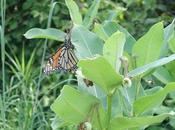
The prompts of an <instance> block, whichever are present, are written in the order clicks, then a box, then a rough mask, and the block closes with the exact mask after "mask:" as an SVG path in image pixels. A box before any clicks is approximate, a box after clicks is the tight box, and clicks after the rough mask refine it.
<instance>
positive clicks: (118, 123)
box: [110, 112, 175, 130]
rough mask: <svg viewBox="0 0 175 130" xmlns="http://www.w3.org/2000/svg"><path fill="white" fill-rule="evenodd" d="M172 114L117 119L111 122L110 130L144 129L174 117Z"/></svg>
mask: <svg viewBox="0 0 175 130" xmlns="http://www.w3.org/2000/svg"><path fill="white" fill-rule="evenodd" d="M174 115H175V114H174V113H173V112H172V113H165V114H161V115H158V116H145V117H117V118H115V119H113V120H112V121H111V129H110V130H127V129H130V128H135V127H144V126H148V125H152V124H155V123H161V122H162V121H163V120H165V119H166V118H168V117H171V116H174Z"/></svg>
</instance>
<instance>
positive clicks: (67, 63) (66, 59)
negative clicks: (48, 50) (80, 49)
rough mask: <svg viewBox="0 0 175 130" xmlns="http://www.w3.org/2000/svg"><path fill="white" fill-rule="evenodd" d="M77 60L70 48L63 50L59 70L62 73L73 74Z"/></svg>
mask: <svg viewBox="0 0 175 130" xmlns="http://www.w3.org/2000/svg"><path fill="white" fill-rule="evenodd" d="M77 61H78V60H77V58H76V56H75V54H74V52H73V50H72V49H71V48H67V49H65V51H64V53H62V54H61V56H60V60H59V69H60V70H63V71H66V72H67V71H69V72H71V71H72V72H75V70H76V69H77Z"/></svg>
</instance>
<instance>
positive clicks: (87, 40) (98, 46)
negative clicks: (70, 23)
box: [72, 25, 103, 59]
mask: <svg viewBox="0 0 175 130" xmlns="http://www.w3.org/2000/svg"><path fill="white" fill-rule="evenodd" d="M72 43H73V45H74V46H75V50H76V54H77V56H78V58H79V59H82V58H87V57H94V56H95V55H96V54H102V52H103V41H102V40H101V39H100V38H98V36H97V35H96V34H94V33H92V32H90V31H89V30H87V29H86V28H85V27H83V26H78V25H77V26H74V28H73V30H72Z"/></svg>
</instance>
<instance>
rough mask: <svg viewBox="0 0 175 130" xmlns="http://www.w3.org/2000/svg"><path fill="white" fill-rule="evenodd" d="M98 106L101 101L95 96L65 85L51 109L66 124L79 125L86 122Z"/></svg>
mask: <svg viewBox="0 0 175 130" xmlns="http://www.w3.org/2000/svg"><path fill="white" fill-rule="evenodd" d="M98 104H99V100H98V99H97V98H95V97H94V96H92V95H88V94H86V93H82V92H79V91H78V90H76V89H74V88H72V87H70V86H68V85H65V86H64V87H63V89H62V90H61V94H60V96H59V97H58V98H57V99H56V100H55V101H54V103H53V104H52V105H51V109H52V110H53V111H54V112H55V113H56V115H57V116H59V117H60V118H61V119H63V120H64V121H65V122H69V123H72V124H78V123H80V122H83V121H86V120H87V118H88V115H89V114H90V113H91V109H92V108H93V107H94V105H98Z"/></svg>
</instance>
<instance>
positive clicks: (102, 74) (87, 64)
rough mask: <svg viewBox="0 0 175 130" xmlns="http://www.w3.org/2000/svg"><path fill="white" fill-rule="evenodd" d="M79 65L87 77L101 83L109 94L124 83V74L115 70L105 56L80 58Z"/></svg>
mask: <svg viewBox="0 0 175 130" xmlns="http://www.w3.org/2000/svg"><path fill="white" fill-rule="evenodd" d="M78 66H79V67H80V68H81V70H82V73H83V75H84V76H85V77H86V78H88V79H89V80H91V81H93V82H94V83H96V84H97V85H99V87H101V88H102V89H103V90H104V91H105V92H106V93H108V94H109V93H111V92H112V91H113V90H114V88H117V87H119V86H120V85H121V83H122V76H121V75H119V74H117V73H116V72H115V70H114V69H113V67H112V66H111V65H110V63H108V62H107V60H106V59H105V58H104V57H101V56H98V57H95V58H92V59H84V60H80V62H79V63H78Z"/></svg>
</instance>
